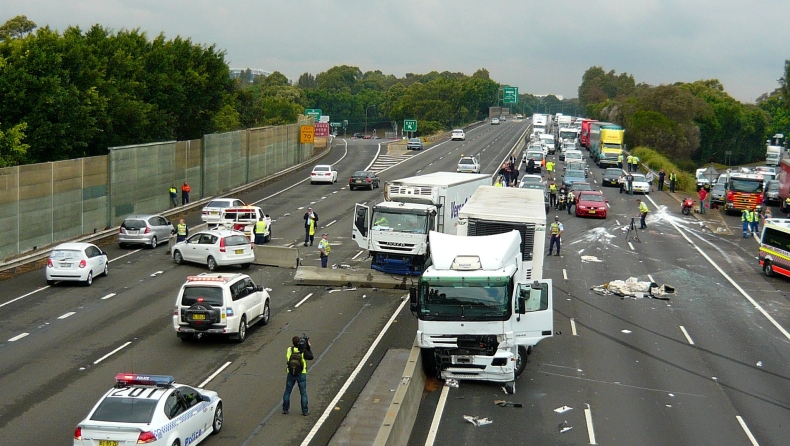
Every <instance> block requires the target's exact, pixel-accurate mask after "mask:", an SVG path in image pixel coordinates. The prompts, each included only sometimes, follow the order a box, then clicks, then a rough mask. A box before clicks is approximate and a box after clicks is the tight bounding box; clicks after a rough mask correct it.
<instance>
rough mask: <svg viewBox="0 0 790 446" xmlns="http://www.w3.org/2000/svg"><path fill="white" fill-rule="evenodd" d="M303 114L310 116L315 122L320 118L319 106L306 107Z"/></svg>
mask: <svg viewBox="0 0 790 446" xmlns="http://www.w3.org/2000/svg"><path fill="white" fill-rule="evenodd" d="M304 114H305V115H307V116H312V117H313V120H314V121H315V122H318V119H320V118H321V109H320V108H308V109H307V110H305V111H304Z"/></svg>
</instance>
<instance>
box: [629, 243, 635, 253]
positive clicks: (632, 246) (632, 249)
mask: <svg viewBox="0 0 790 446" xmlns="http://www.w3.org/2000/svg"><path fill="white" fill-rule="evenodd" d="M628 246H630V247H631V251H635V249H634V245H632V244H631V242H628Z"/></svg>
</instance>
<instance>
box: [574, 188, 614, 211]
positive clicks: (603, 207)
mask: <svg viewBox="0 0 790 446" xmlns="http://www.w3.org/2000/svg"><path fill="white" fill-rule="evenodd" d="M607 203H609V201H608V200H606V199H604V197H603V193H601V191H597V190H584V191H581V192H580V193H579V197H578V199H577V200H576V216H577V217H601V218H606V211H607V209H608V206H607Z"/></svg>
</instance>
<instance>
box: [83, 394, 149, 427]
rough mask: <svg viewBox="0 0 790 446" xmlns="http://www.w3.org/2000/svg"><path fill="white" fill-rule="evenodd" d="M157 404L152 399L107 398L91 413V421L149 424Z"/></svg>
mask: <svg viewBox="0 0 790 446" xmlns="http://www.w3.org/2000/svg"><path fill="white" fill-rule="evenodd" d="M158 402H159V400H157V399H152V398H124V397H107V398H105V399H104V401H102V402H101V404H99V407H97V408H96V411H94V412H93V415H91V420H93V421H109V422H116V423H140V424H145V423H149V422H151V419H152V418H153V417H154V410H155V409H156V404H157V403H158Z"/></svg>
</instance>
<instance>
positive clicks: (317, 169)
mask: <svg viewBox="0 0 790 446" xmlns="http://www.w3.org/2000/svg"><path fill="white" fill-rule="evenodd" d="M313 172H329V167H327V166H315V167H314V168H313Z"/></svg>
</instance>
